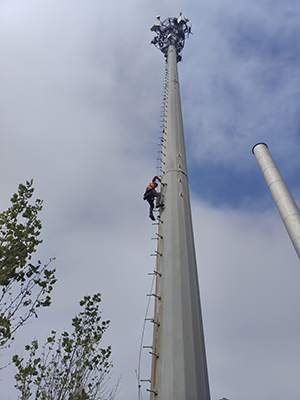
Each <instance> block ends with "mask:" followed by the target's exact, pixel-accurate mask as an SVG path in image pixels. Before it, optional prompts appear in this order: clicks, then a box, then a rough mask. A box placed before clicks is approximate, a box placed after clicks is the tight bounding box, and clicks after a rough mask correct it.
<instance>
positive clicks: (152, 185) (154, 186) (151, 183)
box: [148, 181, 157, 189]
mask: <svg viewBox="0 0 300 400" xmlns="http://www.w3.org/2000/svg"><path fill="white" fill-rule="evenodd" d="M156 186H157V185H156V184H155V183H153V182H152V181H151V182H150V183H149V185H148V187H149V188H150V189H154V188H156Z"/></svg>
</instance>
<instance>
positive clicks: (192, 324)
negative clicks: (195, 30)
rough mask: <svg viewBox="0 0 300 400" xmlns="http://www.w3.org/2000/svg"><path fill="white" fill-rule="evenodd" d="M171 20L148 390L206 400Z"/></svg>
mask: <svg viewBox="0 0 300 400" xmlns="http://www.w3.org/2000/svg"><path fill="white" fill-rule="evenodd" d="M176 20H177V19H176ZM178 20H179V19H178ZM174 21H175V18H169V19H168V20H166V21H164V22H163V23H162V25H163V33H164V34H165V35H166V37H168V45H167V49H166V50H165V48H164V51H163V52H164V53H165V56H166V59H167V84H166V105H165V106H166V107H165V120H164V135H163V144H164V150H163V154H162V162H163V164H162V165H163V173H162V182H163V187H162V194H163V202H164V204H165V207H164V209H163V210H162V211H161V212H160V223H159V240H158V252H157V253H158V255H157V266H156V268H157V272H158V273H159V274H157V278H156V279H157V282H156V295H157V297H156V299H155V312H154V322H155V324H154V332H153V351H152V355H153V362H152V376H151V390H150V392H151V399H153V400H154V399H157V400H159V399H161V400H183V399H185V400H188V399H189V400H209V399H210V393H209V383H208V373H207V363H206V354H205V344H204V334H203V324H202V315H201V306H200V294H199V284H198V274H197V265H196V256H195V246H194V237H193V227H192V218H191V208H190V197H189V187H188V175H187V166H186V154H185V143H184V134H183V124H182V112H181V103H180V93H179V80H178V71H177V61H178V60H180V59H181V56H179V52H178V47H177V44H176V40H177V37H176V35H175V34H174V31H173V30H172V23H174V24H175V28H176V29H177V27H178V26H177V24H176V23H175V22H174ZM185 21H186V20H185ZM166 28H167V29H169V32H166ZM167 34H168V35H167ZM181 37H182V36H181Z"/></svg>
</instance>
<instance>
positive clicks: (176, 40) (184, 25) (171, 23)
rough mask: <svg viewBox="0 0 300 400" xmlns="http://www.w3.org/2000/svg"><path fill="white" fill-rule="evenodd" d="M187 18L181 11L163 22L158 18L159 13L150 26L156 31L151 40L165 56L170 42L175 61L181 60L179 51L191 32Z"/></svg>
mask: <svg viewBox="0 0 300 400" xmlns="http://www.w3.org/2000/svg"><path fill="white" fill-rule="evenodd" d="M188 22H189V20H188V19H187V18H184V17H183V15H182V12H181V11H180V15H179V17H178V18H174V17H170V18H167V19H165V20H164V21H163V22H161V20H160V15H158V16H157V17H156V21H155V24H154V25H153V26H152V27H151V28H150V30H151V31H153V32H155V33H156V36H155V37H154V39H153V40H152V41H151V43H152V44H154V46H155V47H157V48H158V49H159V50H160V51H162V52H163V53H164V55H165V57H166V58H167V56H168V47H169V44H170V43H172V44H173V45H174V47H175V49H176V56H177V62H179V61H181V59H182V56H181V54H180V53H181V52H182V49H183V47H184V42H185V39H186V38H187V37H189V34H190V33H192V32H191V23H189V25H188Z"/></svg>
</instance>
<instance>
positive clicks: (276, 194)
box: [252, 143, 300, 259]
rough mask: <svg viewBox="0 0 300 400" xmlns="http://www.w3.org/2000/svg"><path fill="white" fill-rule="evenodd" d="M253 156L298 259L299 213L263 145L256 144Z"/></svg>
mask: <svg viewBox="0 0 300 400" xmlns="http://www.w3.org/2000/svg"><path fill="white" fill-rule="evenodd" d="M252 153H253V154H254V155H255V157H256V160H257V162H258V165H259V166H260V169H261V172H262V173H263V176H264V178H265V180H266V183H267V185H268V187H269V189H270V192H271V194H272V197H273V199H274V201H275V204H276V206H277V209H278V211H279V214H280V216H281V218H282V221H283V223H284V225H285V227H286V230H287V232H288V234H289V237H290V239H291V241H292V243H293V246H294V248H295V250H296V253H297V255H298V257H299V259H300V211H299V208H298V206H297V204H296V203H295V201H294V199H293V197H292V195H291V193H290V191H289V189H288V187H287V186H286V184H285V182H284V180H283V178H282V176H281V174H280V172H279V170H278V168H277V166H276V164H275V162H274V160H273V158H272V156H271V154H270V152H269V150H268V146H267V145H266V144H265V143H258V144H256V145H255V146H254V147H253V149H252Z"/></svg>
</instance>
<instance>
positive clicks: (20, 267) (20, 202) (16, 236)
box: [0, 180, 56, 349]
mask: <svg viewBox="0 0 300 400" xmlns="http://www.w3.org/2000/svg"><path fill="white" fill-rule="evenodd" d="M32 185H33V181H32V180H31V181H30V182H28V181H27V182H26V184H25V185H23V184H20V185H19V188H18V193H15V194H14V195H13V197H12V198H11V203H12V205H11V207H9V208H8V210H6V211H4V212H2V213H1V214H0V287H1V293H0V349H3V348H5V347H8V346H9V345H10V344H11V342H12V341H13V340H14V335H15V333H16V331H17V330H18V329H19V328H20V327H21V326H22V325H24V324H25V323H26V321H28V320H29V319H30V318H31V317H32V316H35V317H37V309H38V308H39V307H48V306H49V305H50V304H51V297H50V293H51V291H52V290H53V285H54V284H55V282H56V278H55V269H52V270H50V269H48V267H49V264H50V263H51V262H52V261H53V260H54V258H53V259H50V260H49V261H48V262H47V263H46V264H45V265H42V263H41V262H40V261H38V262H37V263H36V264H35V265H34V264H33V263H31V258H32V254H33V253H35V252H36V248H37V246H38V245H39V244H40V243H42V240H40V239H39V236H40V233H41V229H42V225H41V221H40V220H39V218H38V214H39V212H40V211H41V210H42V207H43V206H42V204H43V202H42V200H40V199H36V200H35V202H34V204H30V203H29V201H30V199H31V197H32V196H33V193H34V188H33V187H32Z"/></svg>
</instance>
